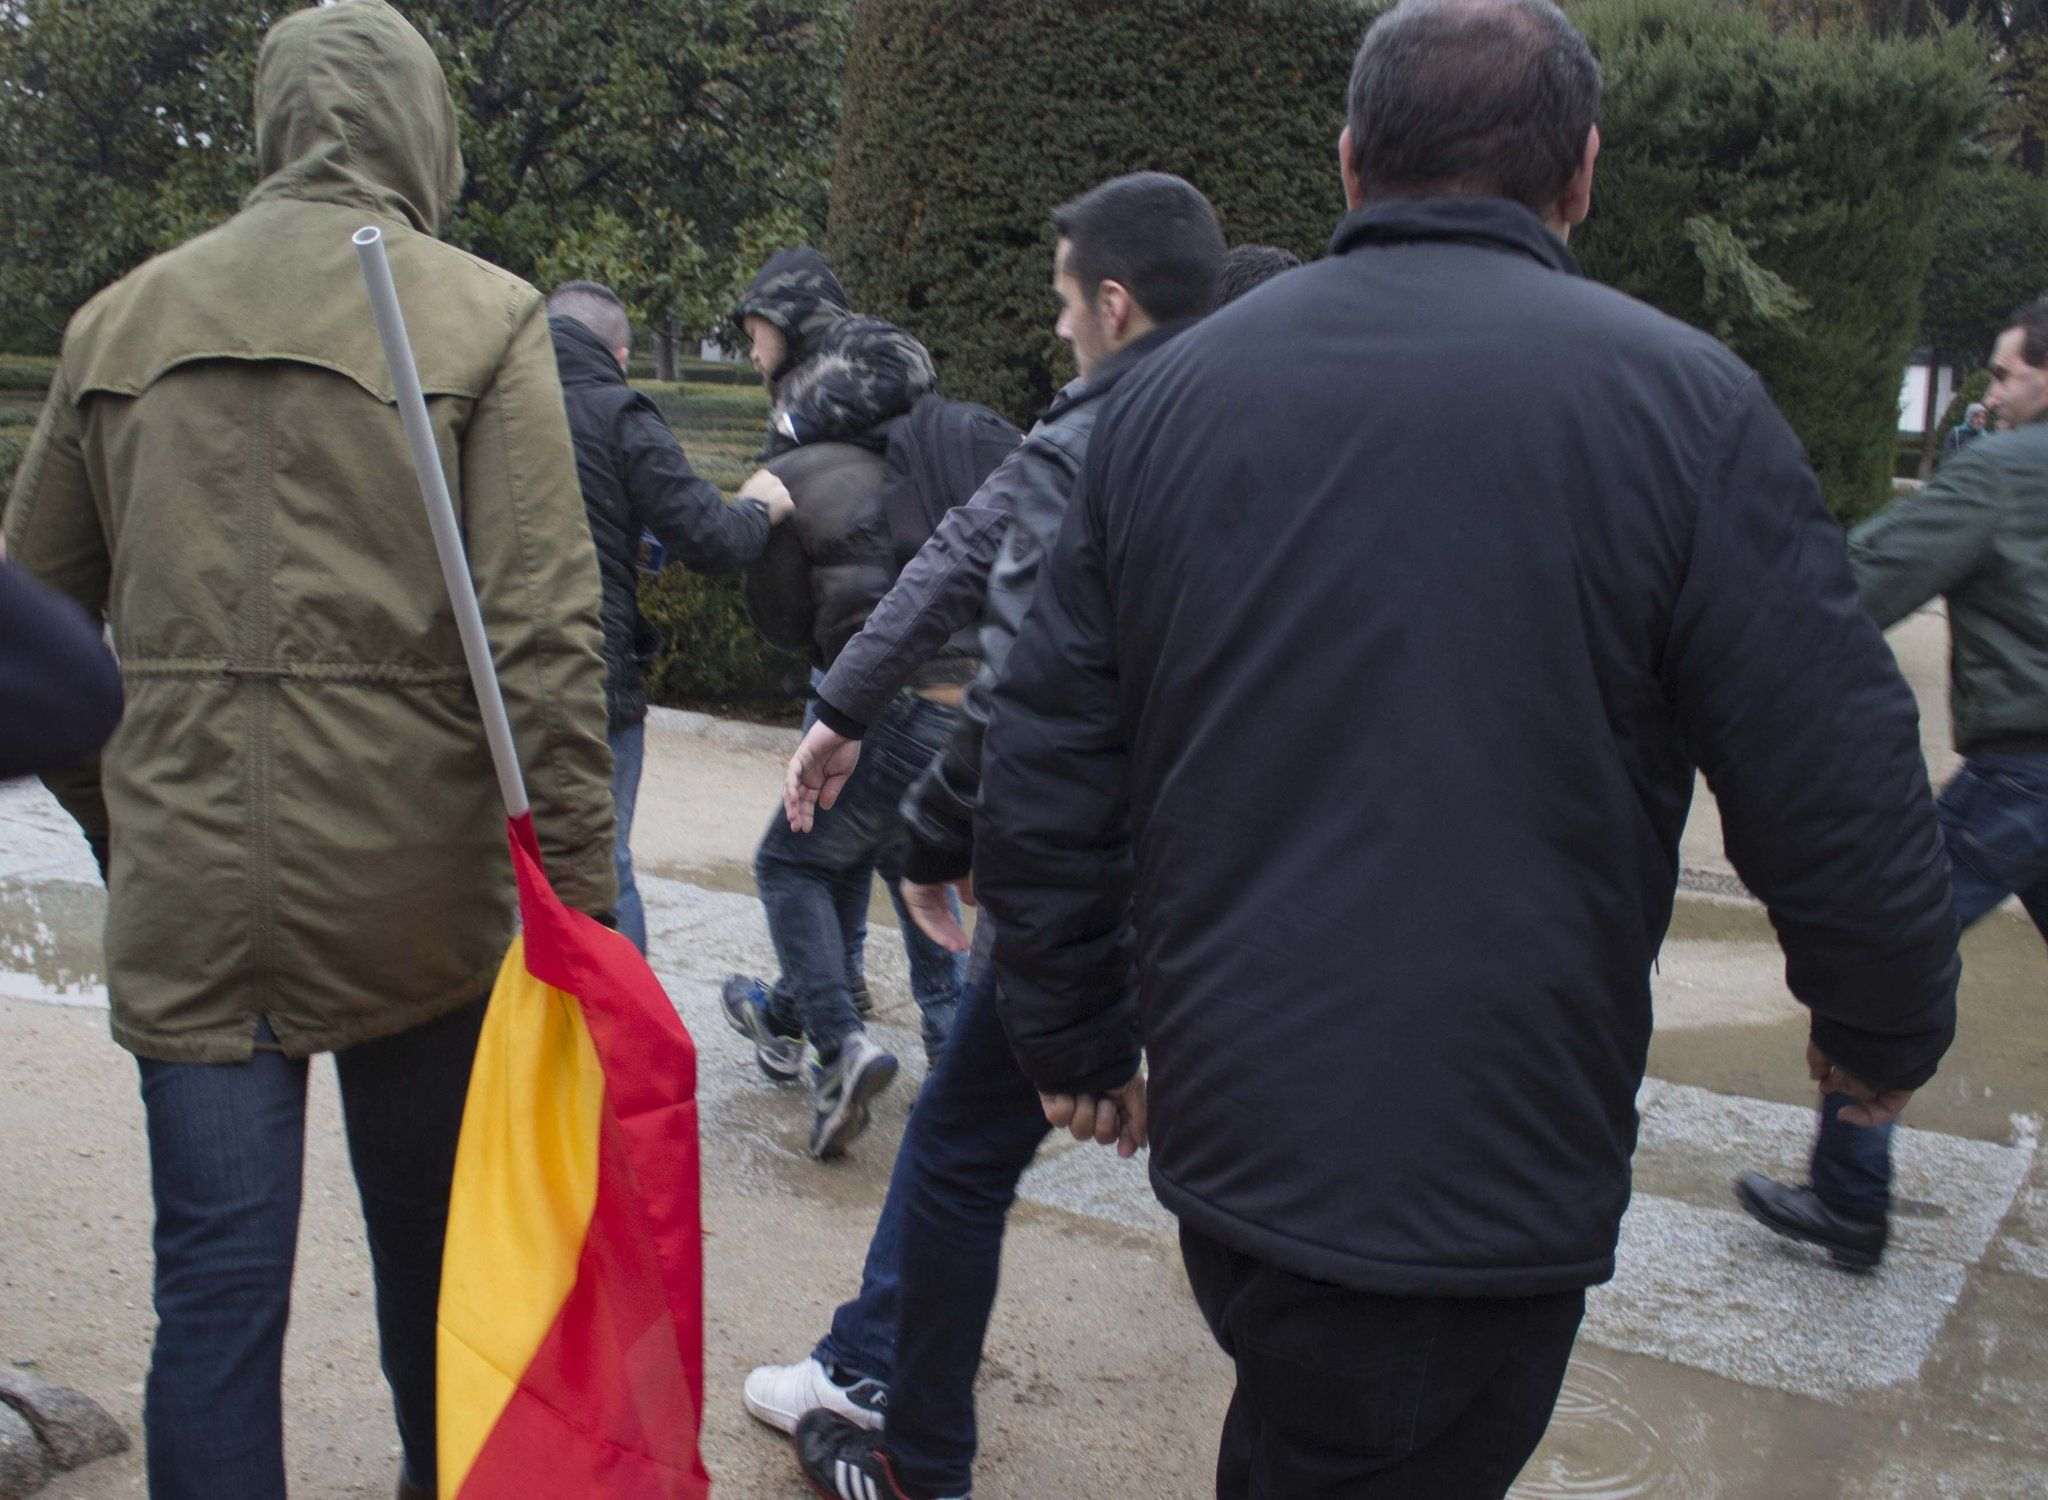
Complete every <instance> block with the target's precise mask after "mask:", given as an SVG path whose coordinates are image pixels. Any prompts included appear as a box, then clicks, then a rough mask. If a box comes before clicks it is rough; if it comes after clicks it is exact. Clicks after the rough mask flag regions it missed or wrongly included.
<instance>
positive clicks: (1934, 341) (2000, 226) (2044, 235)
mask: <svg viewBox="0 0 2048 1500" xmlns="http://www.w3.org/2000/svg"><path fill="white" fill-rule="evenodd" d="M2044 292H2048V182H2043V181H2041V179H2039V178H2038V177H2030V176H2028V175H2027V174H2026V173H2025V172H2023V171H2021V170H2020V169H2019V168H2018V167H2015V166H2011V165H2008V164H2006V163H2004V162H1990V161H1979V162H1971V163H1969V164H1967V165H1965V166H1964V167H1962V168H1960V169H1958V170H1957V171H1955V172H1954V173H1952V174H1950V176H1949V180H1948V184H1947V186H1946V187H1944V188H1943V190H1942V194H1941V207H1940V209H1939V211H1938V212H1937V213H1936V215H1935V231H1934V264H1933V266H1932V267H1931V268H1930V270H1929V271H1928V274H1927V287H1926V290H1925V292H1924V293H1923V295H1922V301H1921V310H1920V330H1921V339H1922V341H1923V342H1925V343H1926V344H1928V345H1930V346H1931V347H1933V348H1934V349H1937V350H1939V351H1940V353H1941V355H1942V362H1944V363H1954V362H1961V363H1963V364H1978V363H1982V362H1983V361H1984V360H1986V359H1988V358H1989V357H1990V354H1991V346H1992V344H1993V343H1995V342H1996V341H1997V338H1998V335H1999V334H2000V333H2001V332H2003V331H2004V329H2005V327H2006V322H2005V320H2006V317H2007V316H2008V315H2009V314H2010V313H2011V312H2012V311H2013V309H2014V308H2016V307H2018V306H2019V305H2020V304H2021V303H2023V302H2027V301H2030V300H2032V299H2033V298H2035V297H2038V296H2040V295H2041V294H2042V293H2044Z"/></svg>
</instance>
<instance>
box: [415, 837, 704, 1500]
mask: <svg viewBox="0 0 2048 1500" xmlns="http://www.w3.org/2000/svg"><path fill="white" fill-rule="evenodd" d="M511 831H512V860H513V866H514V870H515V872H516V874H517V876H518V881H519V908H520V915H521V918H522V922H523V927H524V931H523V933H522V935H521V936H520V937H519V938H517V939H515V940H514V941H513V944H512V949H511V951H510V952H509V953H507V954H506V956H505V964H504V967H503V968H502V969H501V970H500V971H499V973H498V982H497V986H496V988H494V989H493V990H492V992H491V1002H490V1009H489V1011H488V1013H487V1014H486V1016H485V1019H484V1027H483V1035H482V1038H481V1040H480V1041H479V1043H478V1046H477V1058H476V1067H475V1070H474V1072H473V1073H472V1075H471V1079H470V1085H469V1103H468V1107H467V1109H466V1110H465V1112H464V1114H463V1119H462V1142H461V1145H460V1147H459V1148H458V1149H457V1152H456V1158H455V1189H454V1197H453V1201H452V1202H451V1203H450V1205H449V1215H448V1241H447V1250H446V1252H445V1255H444V1258H443V1261H442V1271H441V1330H440V1467H441V1482H440V1490H441V1493H442V1494H443V1495H446V1496H451V1497H454V1500H500V1497H503V1500H511V1497H514V1496H518V1497H529V1496H533V1497H538V1496H565V1497H566V1496H579V1497H580V1496H615V1497H619V1500H641V1497H645V1500H696V1497H701V1496H706V1495H709V1494H710V1492H711V1479H710V1476H709V1475H708V1474H707V1473H706V1472H705V1469H704V1464H703V1460H702V1459H701V1458H700V1457H699V1455H698V1452H697V1434H698V1425H699V1420H700V1417H701V1414H702V1412H703V1408H704V1357H703V1348H704V1324H703V1281H704V1270H703V1256H702V1241H701V1238H700V1227H701V1221H700V1206H699V1200H698V1159H697V1150H698V1146H697V1104H696V1077H697V1059H696V1053H695V1050H694V1049H693V1048H692V1046H691V1043H690V1038H689V1034H688V1033H687V1032H686V1031H685V1030H684V1029H683V1024H682V1022H681V1020H680V1019H678V1017H677V1015H676V1011H675V1007H674V1006H673V1005H672V1004H670V1002H669V999H668V997H667V996H666V995H665V994H664V993H663V992H662V988H661V985H660V983H659V982H658V981H657V980H656V979H655V977H654V975H653V974H652V973H651V972H650V971H649V970H648V967H647V964H646V962H645V961H644V960H643V959H642V958H641V957H640V955H639V953H638V952H637V951H635V949H634V947H633V945H632V944H631V943H630V942H628V941H627V940H626V939H625V938H623V937H621V936H619V934H617V933H616V932H612V931H609V930H608V929H606V928H604V927H602V926H600V925H599V924H598V923H596V922H594V921H592V920H591V919H590V918H589V917H586V916H584V915H583V914H582V913H580V912H574V911H571V910H569V909H568V908H567V907H565V906H563V905H562V903H561V902H560V901H559V900H558V899H556V896H555V893H554V891H553V890H552V889H550V888H549V886H548V882H547V877H546V876H545V875H544V874H543V873H542V871H541V864H540V853H539V849H538V846H537V845H536V844H535V842H534V834H533V822H532V819H531V817H530V816H529V817H526V818H521V819H517V820H514V822H513V823H512V824H511Z"/></svg>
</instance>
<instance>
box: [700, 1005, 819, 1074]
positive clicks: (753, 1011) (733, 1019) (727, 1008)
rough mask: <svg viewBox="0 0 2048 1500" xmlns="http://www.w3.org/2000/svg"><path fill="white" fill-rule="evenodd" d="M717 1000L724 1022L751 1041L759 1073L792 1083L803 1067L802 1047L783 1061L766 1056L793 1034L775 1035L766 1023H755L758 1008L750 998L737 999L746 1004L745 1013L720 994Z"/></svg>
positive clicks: (757, 1016)
mask: <svg viewBox="0 0 2048 1500" xmlns="http://www.w3.org/2000/svg"><path fill="white" fill-rule="evenodd" d="M718 1004H719V1009H721V1010H723V1011H724V1012H725V1024H726V1025H728V1026H730V1027H731V1028H732V1029H733V1030H734V1031H736V1032H738V1033H739V1034H740V1035H741V1036H743V1037H745V1038H746V1039H747V1040H748V1041H750V1042H752V1043H753V1044H754V1066H755V1067H757V1068H759V1069H760V1070H761V1076H762V1077H764V1078H766V1079H767V1080H768V1081H769V1082H770V1083H795V1082H796V1081H797V1079H798V1077H799V1076H801V1075H802V1073H803V1070H804V1063H803V1055H802V1049H801V1048H799V1049H798V1054H797V1056H796V1057H794V1058H792V1059H791V1060H790V1061H789V1062H788V1063H787V1064H786V1065H785V1064H780V1063H771V1062H770V1061H769V1060H768V1059H769V1057H770V1055H771V1053H772V1051H773V1049H774V1048H775V1047H776V1046H777V1045H779V1044H782V1043H785V1042H788V1041H790V1040H792V1038H789V1037H780V1036H777V1035H776V1034H775V1033H774V1032H772V1031H770V1030H768V1028H767V1027H766V1026H759V1027H757V1026H756V1025H755V1022H756V1021H757V1020H758V1019H759V1017H760V1014H761V1011H760V1007H759V1006H757V1005H755V1004H754V1002H753V1001H751V1000H741V1001H739V1002H738V1004H739V1005H743V1006H745V1007H746V1014H745V1015H744V1016H743V1015H741V1013H740V1012H739V1010H738V1009H736V1008H735V1006H734V1003H733V1002H730V1001H728V1000H727V999H726V998H725V996H724V995H723V994H721V995H720V996H719V997H718Z"/></svg>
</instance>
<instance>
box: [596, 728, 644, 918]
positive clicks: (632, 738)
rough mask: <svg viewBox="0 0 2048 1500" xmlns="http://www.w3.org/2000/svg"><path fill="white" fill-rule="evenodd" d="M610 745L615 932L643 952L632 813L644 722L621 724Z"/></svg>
mask: <svg viewBox="0 0 2048 1500" xmlns="http://www.w3.org/2000/svg"><path fill="white" fill-rule="evenodd" d="M606 738H607V739H609V740H610V741H611V744H612V819H613V825H614V826H613V844H612V863H613V864H614V865H615V866H616V867H617V869H618V872H619V904H618V905H617V906H616V907H614V908H613V910H614V911H615V912H616V913H617V915H618V919H619V931H620V932H623V933H624V934H625V935H626V936H627V937H629V938H631V939H632V940H633V946H634V947H635V948H638V949H639V950H640V951H641V952H642V953H645V952H646V951H647V908H646V907H644V906H642V905H641V904H640V887H639V886H638V885H637V884H635V883H634V880H633V810H634V809H635V808H637V807H638V806H639V805H640V767H641V766H642V765H643V764H644V763H645V761H646V757H647V721H646V720H644V719H643V720H641V721H640V722H639V723H637V724H621V725H620V726H619V727H618V728H616V729H614V730H612V731H611V733H610V734H609V735H607V736H606Z"/></svg>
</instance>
